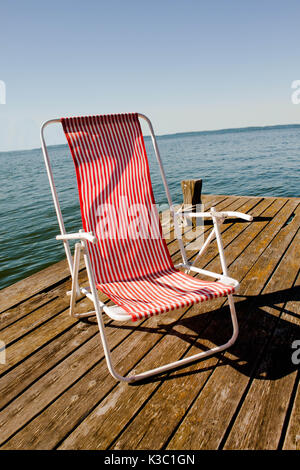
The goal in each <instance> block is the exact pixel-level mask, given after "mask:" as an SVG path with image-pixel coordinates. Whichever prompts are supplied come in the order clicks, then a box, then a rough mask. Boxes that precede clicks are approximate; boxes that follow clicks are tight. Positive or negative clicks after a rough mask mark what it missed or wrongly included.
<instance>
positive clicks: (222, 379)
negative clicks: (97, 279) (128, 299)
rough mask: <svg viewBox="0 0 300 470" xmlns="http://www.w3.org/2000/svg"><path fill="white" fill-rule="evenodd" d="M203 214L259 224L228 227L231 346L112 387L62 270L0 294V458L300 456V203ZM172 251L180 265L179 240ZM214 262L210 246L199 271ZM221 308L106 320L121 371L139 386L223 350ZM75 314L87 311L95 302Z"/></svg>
mask: <svg viewBox="0 0 300 470" xmlns="http://www.w3.org/2000/svg"><path fill="white" fill-rule="evenodd" d="M203 200H204V201H203V202H204V203H205V204H206V207H210V206H212V205H215V206H216V208H218V209H220V210H238V211H241V212H247V213H250V214H252V215H253V216H254V221H253V222H252V223H248V222H244V221H239V220H238V221H237V222H235V223H233V222H234V221H233V220H227V221H226V223H224V225H223V226H222V234H223V240H224V246H225V254H226V257H227V261H228V265H229V275H230V276H232V277H234V278H236V279H238V280H239V281H240V282H241V287H240V290H239V292H238V293H237V294H236V295H235V300H236V310H237V316H238V321H239V326H240V334H239V337H238V339H237V341H236V343H235V344H234V346H232V348H231V349H230V350H228V351H227V352H226V353H224V354H220V355H218V356H215V357H211V358H209V359H207V360H205V361H203V362H198V363H195V364H192V365H190V366H187V367H185V368H181V369H179V370H177V371H173V372H171V373H168V374H165V375H163V376H158V377H154V378H152V379H151V380H150V379H149V381H148V382H144V383H137V384H135V385H128V384H125V383H118V382H116V381H115V380H114V379H113V378H112V377H111V376H110V374H109V373H108V370H107V367H106V363H105V361H104V358H103V349H102V346H101V343H100V338H99V334H98V329H97V325H96V321H95V320H94V319H93V318H92V319H90V320H88V321H87V320H86V321H77V320H74V319H72V318H71V317H70V316H69V313H68V303H69V297H68V296H67V295H66V291H67V290H69V289H70V278H69V275H68V270H67V265H66V262H65V261H61V262H59V263H57V264H55V265H53V266H50V267H48V268H46V269H44V270H43V271H41V272H39V273H36V274H34V275H32V276H30V277H28V278H27V279H24V280H22V281H20V282H18V283H16V284H14V285H13V286H10V287H7V288H5V289H3V290H2V291H0V311H1V312H2V313H1V314H0V341H2V342H4V343H5V346H6V350H5V353H6V360H5V364H0V410H1V412H0V445H1V449H127V450H128V449H129V450H133V449H151V450H154V449H155V450H158V449H159V450H162V449H169V450H171V449H173V450H174V449H177V450H197V449H297V448H298V449H299V448H300V387H299V364H298V365H297V362H299V360H300V352H298V353H297V349H293V347H292V346H293V343H294V342H295V341H296V340H298V351H299V349H300V309H299V299H300V295H299V290H300V288H299V281H300V279H299V235H300V231H299V225H300V224H299V222H300V206H299V204H300V198H289V199H288V198H263V197H240V196H222V195H220V196H215V195H206V196H204V197H203ZM205 229H206V230H207V233H209V231H210V230H211V225H210V223H207V225H206V226H205ZM171 233H172V230H171ZM185 243H186V244H188V243H191V237H186V239H185ZM168 246H169V249H170V253H171V255H172V257H173V259H174V261H177V262H178V261H179V258H180V253H179V248H178V245H177V242H175V241H174V240H173V239H172V237H171V238H169V239H168ZM188 255H189V256H190V258H193V257H194V256H195V255H196V251H191V250H190V251H188ZM216 255H217V251H216V246H215V243H213V244H212V245H211V247H210V248H209V249H208V251H207V252H206V253H205V256H204V257H203V259H202V260H201V263H199V264H198V266H200V267H206V268H207V269H209V270H212V271H215V270H219V269H220V266H219V258H218V257H217V256H216ZM85 276H86V275H85V271H84V270H82V271H81V279H82V280H84V279H85ZM101 298H104V296H103V295H102V296H101ZM297 300H298V303H297ZM224 302H225V299H224V298H222V299H217V300H215V301H213V302H212V303H202V304H198V305H195V306H193V307H192V308H187V309H185V310H178V311H176V312H172V313H171V314H168V315H167V314H166V315H161V316H158V317H155V318H151V319H149V320H146V321H143V322H137V323H130V322H128V323H116V322H114V321H111V320H110V319H109V318H107V317H106V318H105V322H106V324H107V328H108V338H109V343H110V345H111V347H112V348H113V358H114V362H115V364H117V369H118V370H119V371H121V372H122V374H127V373H129V372H130V371H132V370H135V371H136V372H140V371H142V370H145V369H147V368H153V367H156V366H158V365H160V364H162V363H166V362H169V361H170V360H176V359H180V358H182V357H184V356H185V355H190V354H194V353H196V352H198V351H200V350H202V349H203V350H204V349H206V348H208V347H211V346H212V345H215V344H222V343H223V342H225V341H226V340H227V339H228V338H229V337H230V335H231V328H230V317H229V313H228V310H227V307H226V305H224ZM77 306H78V311H85V310H87V309H91V304H90V301H88V300H87V299H80V300H79V301H78V304H77ZM1 344H3V343H1ZM294 346H295V343H294ZM2 356H3V353H2ZM2 362H4V361H3V360H2Z"/></svg>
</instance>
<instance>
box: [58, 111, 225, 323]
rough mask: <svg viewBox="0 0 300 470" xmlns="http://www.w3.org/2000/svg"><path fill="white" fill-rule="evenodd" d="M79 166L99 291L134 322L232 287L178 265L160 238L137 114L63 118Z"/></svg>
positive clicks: (84, 218)
mask: <svg viewBox="0 0 300 470" xmlns="http://www.w3.org/2000/svg"><path fill="white" fill-rule="evenodd" d="M61 122H62V126H63V129H64V132H65V134H66V138H67V141H68V144H69V147H70V150H71V154H72V157H73V160H74V163H75V169H76V177H77V183H78V190H79V200H80V207H81V215H82V222H83V228H84V230H85V231H87V232H93V233H94V234H95V235H96V237H97V239H98V243H97V244H96V245H93V244H89V247H88V249H89V254H90V258H91V263H92V267H93V272H94V276H95V281H96V286H97V288H98V289H99V290H101V291H102V292H104V293H105V294H106V295H107V296H108V297H109V298H110V299H111V300H113V301H114V302H115V304H117V305H119V306H120V307H122V308H123V309H124V310H125V311H126V312H128V313H129V314H131V316H132V319H133V320H138V319H141V318H146V317H149V316H151V315H156V314H159V313H163V312H167V311H168V310H173V309H175V308H180V307H185V306H188V305H192V304H194V303H197V302H202V301H204V300H208V299H212V298H215V297H220V296H223V295H227V294H230V293H232V292H233V290H234V288H233V287H230V286H226V285H224V284H222V283H221V282H207V281H201V280H199V279H197V278H194V277H191V276H188V275H187V274H184V273H182V272H180V271H178V270H177V269H176V268H174V265H173V262H172V260H171V257H170V255H169V252H168V249H167V245H166V242H165V240H164V239H163V237H162V230H161V225H160V222H159V218H158V214H157V210H156V208H155V201H154V196H153V191H152V185H151V180H150V172H149V165H148V159H147V155H146V149H145V144H144V139H143V135H142V130H141V127H140V123H139V119H138V114H136V113H134V114H116V115H109V116H90V117H74V118H62V119H61Z"/></svg>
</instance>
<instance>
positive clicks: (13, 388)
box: [0, 198, 224, 406]
mask: <svg viewBox="0 0 300 470" xmlns="http://www.w3.org/2000/svg"><path fill="white" fill-rule="evenodd" d="M223 200H224V198H221V201H223ZM214 201H215V202H216V199H215V198H214ZM64 287H65V286H64V285H62V286H61V287H60V289H62V290H63V289H64ZM100 297H101V298H102V297H104V298H102V300H105V296H102V295H101V294H100ZM87 302H88V301H85V302H83V303H81V308H80V311H84V309H88V308H89V307H88V306H87V305H86V304H87ZM64 306H65V305H64ZM46 308H47V309H48V310H49V312H51V315H52V316H54V315H57V313H58V311H57V310H56V309H54V311H53V304H52V306H51V308H50V306H49V304H47V306H46ZM42 313H43V312H42V311H41V310H38V311H37V312H36V314H37V318H39V317H40V316H41V318H43V317H42ZM28 318H30V320H31V319H32V316H29V317H28ZM15 326H16V325H13V328H14V327H15ZM17 330H18V328H16V331H17ZM28 331H30V329H29V330H28ZM28 331H27V332H28ZM50 331H51V328H50ZM65 334H66V335H67V336H68V335H69V329H67V330H66V332H62V333H60V336H59V338H58V340H56V339H55V337H54V338H51V337H50V339H48V338H47V339H48V342H47V346H46V348H45V356H43V350H38V352H37V353H36V354H37V359H36V360H35V356H36V354H35V355H34V356H33V357H32V356H29V358H28V360H27V359H26V357H24V358H22V360H23V361H24V360H25V364H24V363H23V362H21V365H18V370H17V371H14V370H13V371H10V373H9V376H8V377H7V379H6V381H5V382H3V381H2V382H1V384H2V385H1V386H0V390H2V391H3V395H2V400H0V403H1V405H2V406H4V405H5V403H7V402H9V401H10V400H11V399H12V398H13V397H12V393H16V394H17V393H20V391H21V390H22V389H23V388H22V387H26V386H28V384H29V379H30V377H32V380H36V379H37V374H36V373H37V371H39V374H40V375H41V374H43V372H45V368H46V367H47V364H48V365H49V362H50V365H51V364H52V363H53V359H54V358H53V356H51V357H50V361H49V358H48V355H49V352H48V350H49V348H50V347H51V345H52V341H54V344H53V348H54V351H55V350H57V349H58V348H59V342H60V340H61V346H60V352H61V350H64V349H66V350H67V351H68V348H66V344H65V343H66V340H65ZM29 338H30V339H29V342H30V343H32V336H30V337H29ZM84 338H85V336H84V335H83V340H84ZM49 341H50V345H48V343H49ZM78 341H79V340H78ZM77 343H78V342H77ZM25 345H26V341H25ZM77 345H78V344H77ZM56 354H57V353H56ZM36 364H39V367H38V369H37V368H36ZM20 367H21V370H19V369H20ZM26 367H28V368H29V371H27V373H26ZM2 371H3V368H2ZM28 372H30V374H29V373H28ZM20 377H23V380H22V381H20V380H18V379H19V378H20Z"/></svg>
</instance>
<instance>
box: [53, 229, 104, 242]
mask: <svg viewBox="0 0 300 470" xmlns="http://www.w3.org/2000/svg"><path fill="white" fill-rule="evenodd" d="M56 240H62V241H67V240H86V241H88V242H91V243H97V238H96V237H95V235H93V234H92V233H88V232H83V231H82V232H79V233H65V234H64V235H57V236H56Z"/></svg>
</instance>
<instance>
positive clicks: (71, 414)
mask: <svg viewBox="0 0 300 470" xmlns="http://www.w3.org/2000/svg"><path fill="white" fill-rule="evenodd" d="M176 317H177V314H176V313H174V318H176ZM153 321H154V322H157V320H156V319H153ZM145 333H146V338H149V340H150V341H153V339H151V335H149V334H148V330H146V332H144V334H145ZM154 340H155V335H154ZM131 341H132V340H130V342H129V344H131ZM144 344H145V340H144V341H143V346H144ZM151 344H152V343H151ZM123 347H124V344H122V348H123ZM142 351H143V350H142ZM135 355H136V353H135ZM121 358H122V359H123V354H122V353H121ZM125 363H126V366H127V367H128V358H127V356H126V361H125ZM104 368H105V370H106V372H107V369H106V366H105V365H104ZM100 370H101V368H100ZM93 380H95V379H93ZM108 383H110V382H108ZM72 393H73V394H74V391H72ZM76 395H78V393H77V392H76ZM97 397H98V394H97V391H96V393H95V398H97ZM48 398H49V397H48ZM50 398H51V399H53V397H50ZM90 403H91V400H90V399H89V404H90ZM35 406H36V405H34V406H32V408H33V409H35ZM82 406H83V407H86V406H87V403H86V400H83V403H82ZM62 409H66V402H64V404H63V407H62ZM69 411H70V410H69ZM35 412H36V409H35ZM85 413H86V410H85ZM69 415H70V417H71V419H72V417H73V413H72V412H71V411H70V413H69ZM63 416H64V417H65V415H63ZM35 426H36V421H35ZM65 427H66V423H64V429H65ZM60 428H61V424H60ZM53 436H57V433H56V432H54V433H53ZM37 438H40V433H38V436H37ZM48 442H49V443H50V442H51V440H50V441H48Z"/></svg>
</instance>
